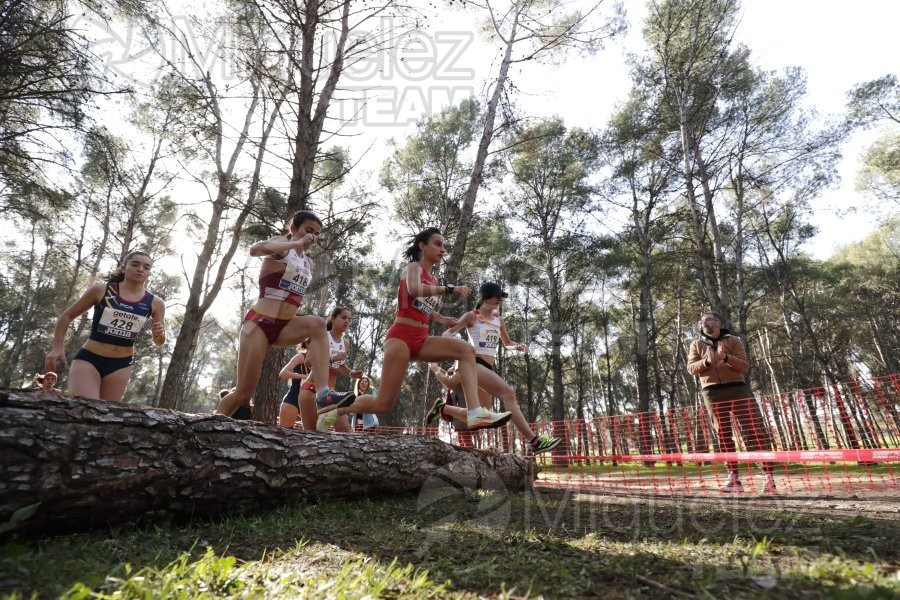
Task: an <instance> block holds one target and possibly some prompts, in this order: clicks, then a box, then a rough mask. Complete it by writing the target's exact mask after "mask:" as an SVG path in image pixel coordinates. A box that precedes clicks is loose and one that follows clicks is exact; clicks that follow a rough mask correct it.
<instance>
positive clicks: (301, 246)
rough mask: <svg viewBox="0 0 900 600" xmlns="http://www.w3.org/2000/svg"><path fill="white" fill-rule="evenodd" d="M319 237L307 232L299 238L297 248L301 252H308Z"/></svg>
mask: <svg viewBox="0 0 900 600" xmlns="http://www.w3.org/2000/svg"><path fill="white" fill-rule="evenodd" d="M318 239H319V238H318V236H315V235H313V234H311V233H307V234H306V235H304V236H303V237H301V238H297V246H296V247H295V249H296V250H299V251H300V252H306V251H307V250H309V249H310V248H312V247H313V246H314V245H315V243H316V241H317V240H318Z"/></svg>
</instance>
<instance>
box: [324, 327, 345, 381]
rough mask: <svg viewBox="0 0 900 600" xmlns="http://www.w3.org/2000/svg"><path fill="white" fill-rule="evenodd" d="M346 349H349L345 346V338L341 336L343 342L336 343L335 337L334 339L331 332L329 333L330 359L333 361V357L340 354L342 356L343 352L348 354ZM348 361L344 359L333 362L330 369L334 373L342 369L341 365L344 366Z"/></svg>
mask: <svg viewBox="0 0 900 600" xmlns="http://www.w3.org/2000/svg"><path fill="white" fill-rule="evenodd" d="M346 348H347V346H346V345H345V344H344V337H343V336H341V341H339V342H336V341H334V337H332V335H331V332H330V331H329V332H328V357H329V359H331V357H334V356H337V355H338V354H340V353H342V352H346V351H347V350H346ZM346 360H347V359H346V358H342V359H340V360H331V364H330V365H329V368H330V369H331V370H332V371H335V370H337V369H339V368H340V367H341V365H342V364H344V361H346Z"/></svg>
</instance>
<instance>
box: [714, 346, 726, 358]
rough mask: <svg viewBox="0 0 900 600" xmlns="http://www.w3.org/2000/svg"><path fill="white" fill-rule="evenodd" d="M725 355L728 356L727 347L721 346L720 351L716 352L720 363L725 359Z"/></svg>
mask: <svg viewBox="0 0 900 600" xmlns="http://www.w3.org/2000/svg"><path fill="white" fill-rule="evenodd" d="M725 354H726V353H725V346H723V345H721V344H719V349H718V351H717V352H716V356H718V358H719V361H722V360H724V359H725Z"/></svg>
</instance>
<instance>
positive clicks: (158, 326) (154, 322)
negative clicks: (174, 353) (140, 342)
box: [150, 317, 166, 338]
mask: <svg viewBox="0 0 900 600" xmlns="http://www.w3.org/2000/svg"><path fill="white" fill-rule="evenodd" d="M150 331H152V332H153V337H154V338H161V337H165V336H166V328H165V326H163V324H162V321H160V320H159V319H154V318H152V317H151V318H150Z"/></svg>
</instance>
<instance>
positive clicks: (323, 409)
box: [316, 391, 356, 415]
mask: <svg viewBox="0 0 900 600" xmlns="http://www.w3.org/2000/svg"><path fill="white" fill-rule="evenodd" d="M354 400H356V396H355V395H354V394H353V392H332V391H328V392H326V391H321V392H319V394H318V395H317V396H316V406H318V407H319V411H318V412H319V414H320V415H321V414H324V413H327V412H331V411H333V410H337V409H339V408H344V407H347V406H350V405H351V404H353V401H354Z"/></svg>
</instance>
